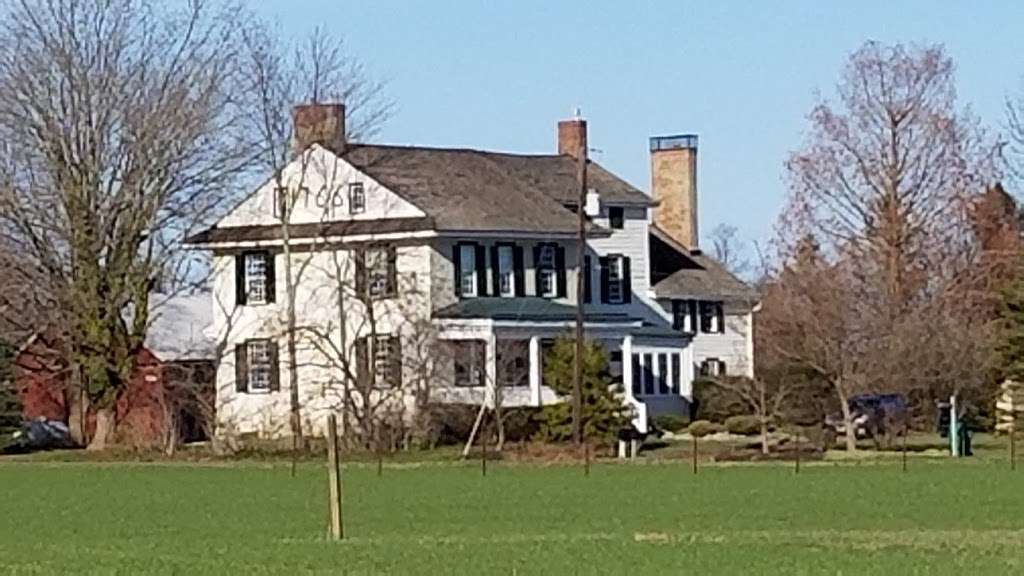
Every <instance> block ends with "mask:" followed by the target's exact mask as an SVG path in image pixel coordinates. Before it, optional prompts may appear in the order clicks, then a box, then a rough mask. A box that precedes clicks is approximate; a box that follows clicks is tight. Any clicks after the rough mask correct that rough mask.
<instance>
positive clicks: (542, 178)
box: [343, 145, 650, 233]
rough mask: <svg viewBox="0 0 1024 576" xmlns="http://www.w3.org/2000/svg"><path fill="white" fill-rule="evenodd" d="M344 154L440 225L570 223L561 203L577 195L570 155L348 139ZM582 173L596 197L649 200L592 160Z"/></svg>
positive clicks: (513, 227) (558, 229)
mask: <svg viewBox="0 0 1024 576" xmlns="http://www.w3.org/2000/svg"><path fill="white" fill-rule="evenodd" d="M343 157H344V158H345V160H347V161H348V162H350V163H351V164H352V165H353V166H355V167H356V168H358V169H360V170H361V171H363V172H365V173H366V174H368V175H369V176H370V177H372V178H374V179H375V180H377V181H378V182H380V183H381V184H383V185H384V186H385V187H387V188H388V189H390V190H392V191H393V192H395V193H397V194H399V195H400V196H402V197H403V198H405V199H406V200H408V201H410V202H412V203H413V204H414V205H416V206H417V207H419V208H420V209H422V210H423V211H424V212H426V213H427V214H428V215H429V216H431V217H432V218H433V219H434V223H435V226H436V229H437V230H440V231H474V232H492V231H522V232H541V233H572V232H574V231H575V230H576V216H575V215H574V214H573V213H572V211H571V210H568V209H567V208H566V204H575V203H576V198H577V196H578V194H579V192H578V184H577V181H576V161H575V160H574V159H573V158H571V157H569V156H554V155H546V156H544V155H536V156H534V155H516V154H503V153H497V152H485V151H481V150H469V149H457V148H423V147H415V146H382V145H352V146H350V147H348V148H346V150H345V153H344V155H343ZM587 177H588V180H587V182H588V187H590V188H594V189H595V190H596V191H597V192H598V193H599V194H600V195H601V200H602V201H603V202H607V203H620V204H642V205H648V204H650V198H649V197H648V196H647V195H646V194H644V193H643V192H641V191H640V190H638V189H636V188H634V187H633V186H631V185H630V184H629V183H627V182H625V181H624V180H622V179H620V178H618V177H616V176H614V175H613V174H611V173H610V172H608V171H607V170H605V169H604V168H602V167H601V166H599V165H598V164H596V163H594V162H590V164H589V169H588V173H587Z"/></svg>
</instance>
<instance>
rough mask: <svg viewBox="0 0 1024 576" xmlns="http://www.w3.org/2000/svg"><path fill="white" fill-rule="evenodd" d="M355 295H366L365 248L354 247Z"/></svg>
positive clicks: (361, 296)
mask: <svg viewBox="0 0 1024 576" xmlns="http://www.w3.org/2000/svg"><path fill="white" fill-rule="evenodd" d="M356 295H357V297H358V298H360V299H365V298H366V297H367V292H366V249H364V248H358V249H356Z"/></svg>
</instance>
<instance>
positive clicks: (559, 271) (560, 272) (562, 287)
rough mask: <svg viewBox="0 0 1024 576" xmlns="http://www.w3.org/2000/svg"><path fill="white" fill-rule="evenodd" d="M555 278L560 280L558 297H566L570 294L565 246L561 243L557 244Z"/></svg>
mask: <svg viewBox="0 0 1024 576" xmlns="http://www.w3.org/2000/svg"><path fill="white" fill-rule="evenodd" d="M555 279H556V280H557V282H558V288H557V294H558V297H559V298H565V296H566V294H568V291H567V290H566V282H565V247H564V246H561V245H559V246H555Z"/></svg>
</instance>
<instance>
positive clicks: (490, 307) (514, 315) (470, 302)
mask: <svg viewBox="0 0 1024 576" xmlns="http://www.w3.org/2000/svg"><path fill="white" fill-rule="evenodd" d="M586 308H587V307H586V306H584V320H585V321H586V322H588V323H594V322H615V323H626V322H638V321H639V319H637V318H633V317H631V316H630V315H628V314H625V313H622V312H607V311H600V312H598V311H588V310H586ZM434 318H444V319H470V318H474V319H476V318H480V319H489V320H523V321H534V322H536V321H540V322H567V321H572V320H575V319H576V307H575V306H570V305H568V304H561V303H559V302H553V301H551V300H548V299H547V298H538V297H536V296H532V297H522V298H466V299H464V300H460V301H459V302H456V303H455V304H452V305H451V306H446V307H444V308H442V309H440V310H437V311H436V312H434Z"/></svg>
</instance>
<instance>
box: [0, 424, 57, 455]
mask: <svg viewBox="0 0 1024 576" xmlns="http://www.w3.org/2000/svg"><path fill="white" fill-rule="evenodd" d="M72 447H74V442H72V440H71V433H70V431H69V430H68V426H67V424H65V423H63V422H58V421H56V420H46V419H45V418H37V419H36V420H31V421H29V422H25V423H24V424H22V425H21V429H20V430H18V431H17V432H15V433H14V436H13V438H12V442H11V443H10V444H9V445H7V446H6V447H4V449H3V451H4V453H5V454H25V453H28V452H36V451H38V450H55V449H58V448H72Z"/></svg>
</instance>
